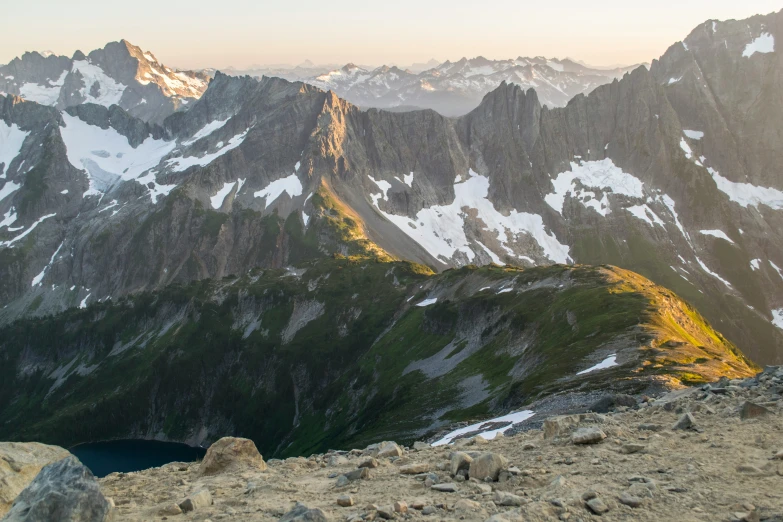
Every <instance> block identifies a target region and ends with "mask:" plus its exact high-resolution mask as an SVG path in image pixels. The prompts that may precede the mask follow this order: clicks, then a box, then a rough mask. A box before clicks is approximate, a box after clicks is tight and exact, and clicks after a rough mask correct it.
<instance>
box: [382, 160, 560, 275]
mask: <svg viewBox="0 0 783 522" xmlns="http://www.w3.org/2000/svg"><path fill="white" fill-rule="evenodd" d="M466 178H467V179H464V180H463V179H462V176H460V177H458V178H457V180H455V183H454V201H453V202H452V203H450V204H448V205H435V206H432V207H429V208H424V209H422V210H420V211H419V212H418V214H417V215H416V218H415V219H410V218H408V217H407V216H398V215H395V214H390V213H387V212H384V211H383V210H381V209H380V208H379V207H378V201H379V200H380V199H381V198H383V199H384V200H386V193H387V191H388V189H389V188H391V185H389V184H388V182H385V181H382V180H381V181H375V180H373V182H374V183H375V184H376V185H378V187H379V188H381V190H382V191H383V192H382V193H381V194H376V195H372V196H371V197H372V200H373V204H374V205H375V206H376V207H378V210H379V211H380V212H381V213H382V214H383V215H384V216H385V217H386V219H388V220H389V221H391V222H392V223H394V224H395V225H396V226H397V227H398V228H399V229H400V230H402V231H403V232H404V233H405V234H406V235H408V236H409V237H410V238H411V239H413V240H414V241H416V242H417V243H418V244H420V245H421V246H422V247H424V249H425V250H427V252H429V253H430V254H431V255H432V256H433V257H435V258H436V259H440V260H441V261H443V260H449V259H451V258H452V257H453V256H454V255H455V254H457V252H462V253H463V254H465V255H466V256H467V257H468V259H469V260H471V261H472V260H473V259H474V258H475V253H474V252H473V250H472V249H471V247H470V242H469V241H468V238H467V237H466V235H465V217H466V214H465V212H464V211H463V209H464V208H468V209H471V210H475V213H476V215H477V218H478V219H480V220H481V221H482V222H483V223H484V225H485V228H484V230H487V231H492V232H495V234H496V235H497V238H498V241H499V242H500V244H501V245H503V246H504V247H507V245H508V243H509V242H510V239H509V236H512V238H513V237H515V236H516V235H518V234H522V233H525V234H528V235H530V236H532V237H533V239H535V240H536V242H537V243H538V244H539V246H541V248H542V250H543V251H544V255H546V256H547V257H548V258H549V259H551V260H552V261H554V262H555V263H567V262H568V260H569V259H570V258H569V256H568V251H569V248H568V246H567V245H563V244H561V243H560V242H559V241H558V240H557V237H555V235H554V234H552V233H550V232H547V231H546V229H545V227H544V221H543V219H542V217H541V216H539V215H538V214H529V213H526V212H518V211H516V210H511V211H509V215H507V216H504V215H503V214H501V213H500V212H498V210H497V209H496V208H495V206H494V205H493V204H492V202H491V201H489V199H487V195H488V194H489V179H488V178H487V177H486V176H481V175H479V174H476V173H475V172H474V171H473V170H472V169H471V170H469V171H468V175H467V176H466ZM370 179H372V178H370Z"/></svg>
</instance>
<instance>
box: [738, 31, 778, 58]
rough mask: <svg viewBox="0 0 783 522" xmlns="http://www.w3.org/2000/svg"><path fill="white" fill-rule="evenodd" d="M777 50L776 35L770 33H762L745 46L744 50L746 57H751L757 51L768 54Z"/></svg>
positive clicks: (743, 54)
mask: <svg viewBox="0 0 783 522" xmlns="http://www.w3.org/2000/svg"><path fill="white" fill-rule="evenodd" d="M773 52H775V37H774V36H772V35H771V34H769V33H761V35H760V36H759V37H758V38H756V39H755V40H753V41H752V42H750V43H749V44H748V45H746V46H745V50H744V51H742V56H743V57H744V58H750V57H751V56H753V55H754V54H756V53H760V54H766V53H773Z"/></svg>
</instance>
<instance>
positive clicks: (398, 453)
mask: <svg viewBox="0 0 783 522" xmlns="http://www.w3.org/2000/svg"><path fill="white" fill-rule="evenodd" d="M374 453H375V454H374V456H375V457H378V458H384V457H402V448H401V447H399V446H398V445H397V443H396V442H381V443H380V445H379V446H378V449H377V450H376V451H375V452H374Z"/></svg>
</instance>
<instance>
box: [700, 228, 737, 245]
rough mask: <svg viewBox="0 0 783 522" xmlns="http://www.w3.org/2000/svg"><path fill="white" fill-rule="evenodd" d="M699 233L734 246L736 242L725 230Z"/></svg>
mask: <svg viewBox="0 0 783 522" xmlns="http://www.w3.org/2000/svg"><path fill="white" fill-rule="evenodd" d="M699 233H700V234H704V235H705V236H714V237H717V238H719V239H724V240H726V241H728V242H729V243H731V244H734V241H733V240H732V239H731V238H730V237H729V236H727V235H726V233H725V232H724V231H723V230H699Z"/></svg>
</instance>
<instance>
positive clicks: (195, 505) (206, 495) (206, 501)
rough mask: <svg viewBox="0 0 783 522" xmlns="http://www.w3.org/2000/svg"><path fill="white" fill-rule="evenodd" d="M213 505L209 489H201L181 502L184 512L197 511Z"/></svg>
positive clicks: (180, 506)
mask: <svg viewBox="0 0 783 522" xmlns="http://www.w3.org/2000/svg"><path fill="white" fill-rule="evenodd" d="M211 505H212V494H211V493H210V492H209V490H208V489H200V490H198V491H196V492H195V493H193V494H192V495H190V496H189V497H188V498H186V499H185V500H183V501H182V502H180V503H179V508H180V509H181V510H182V512H183V513H188V512H189V511H196V510H199V509H203V508H206V507H209V506H211Z"/></svg>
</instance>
